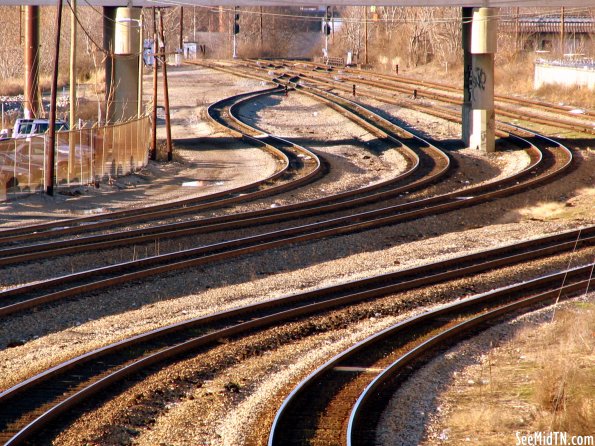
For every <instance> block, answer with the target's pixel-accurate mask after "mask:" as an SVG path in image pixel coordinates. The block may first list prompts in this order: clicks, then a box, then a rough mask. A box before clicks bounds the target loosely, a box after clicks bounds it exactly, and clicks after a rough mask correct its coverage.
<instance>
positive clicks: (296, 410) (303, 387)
mask: <svg viewBox="0 0 595 446" xmlns="http://www.w3.org/2000/svg"><path fill="white" fill-rule="evenodd" d="M592 268H593V264H589V265H586V266H582V267H578V268H574V269H571V270H568V271H562V272H558V273H555V274H550V275H547V276H544V277H540V278H537V279H532V280H529V281H526V282H522V283H520V284H515V285H511V286H507V287H503V288H499V289H496V290H493V291H490V292H487V293H482V294H479V295H476V296H472V297H469V298H465V299H461V300H458V301H456V302H454V303H451V304H447V305H443V306H441V307H439V308H437V309H434V310H430V311H427V312H424V313H422V314H420V315H417V316H413V317H411V318H408V319H406V320H404V321H402V322H399V323H398V324H395V325H393V326H391V327H388V328H386V329H384V330H382V331H380V332H378V333H376V334H374V335H372V336H370V337H368V338H366V339H364V340H363V341H360V342H358V343H356V344H355V345H353V346H352V347H350V348H349V349H347V350H345V351H343V352H341V353H339V354H338V355H336V356H334V357H333V358H332V359H330V360H329V361H327V362H326V363H325V364H323V365H322V366H320V367H319V368H317V369H316V370H315V371H314V372H312V373H310V374H309V375H308V376H307V377H306V378H304V379H303V380H302V381H301V382H300V383H299V384H298V385H297V386H296V387H295V388H294V389H293V390H292V391H291V393H290V394H289V395H288V396H287V397H286V398H285V400H284V401H283V403H282V404H281V406H280V408H279V410H278V411H277V413H276V415H275V418H274V421H273V424H272V427H271V430H270V434H269V440H268V445H269V446H276V445H283V446H286V445H291V444H304V442H307V440H308V438H309V435H310V434H311V433H312V430H313V429H315V426H316V424H317V421H318V420H319V416H320V414H321V413H322V411H324V410H325V409H326V407H327V405H326V401H328V400H329V399H330V398H332V397H333V396H334V392H338V389H340V388H343V386H344V385H346V383H348V382H351V381H352V379H354V378H355V377H361V376H362V375H363V372H364V371H366V372H368V374H370V375H371V376H373V371H372V370H370V368H369V365H371V364H376V363H377V362H378V361H380V360H381V359H382V358H383V357H384V356H385V355H386V354H387V351H386V349H380V345H381V344H383V345H387V346H388V347H390V349H391V350H395V349H397V346H398V345H402V344H405V343H406V342H409V340H410V339H415V338H416V337H417V336H418V335H419V333H420V332H422V331H423V330H428V329H432V328H434V327H435V326H436V325H438V326H442V325H447V324H448V322H447V321H445V318H446V317H448V318H449V320H452V319H453V318H455V317H457V316H459V315H461V314H463V313H467V312H469V311H474V312H476V313H477V312H480V313H481V312H483V311H484V310H485V307H486V306H487V305H491V306H493V305H499V304H500V302H501V301H502V300H504V299H507V300H510V299H515V298H516V296H517V295H518V294H519V293H523V294H524V295H526V294H532V293H535V292H540V293H539V294H537V295H534V296H532V297H530V298H529V299H520V300H519V299H517V300H516V301H515V302H514V303H513V304H509V305H505V306H501V307H499V308H497V309H496V310H494V311H496V313H494V311H491V312H489V313H486V315H487V314H495V315H502V314H505V313H509V312H510V311H511V310H513V309H518V308H524V307H527V306H529V305H532V304H535V303H538V302H539V303H541V302H543V301H544V300H546V299H556V298H557V297H558V296H560V294H561V290H562V291H564V294H565V293H566V292H578V291H584V290H585V288H586V287H587V285H588V283H589V282H590V278H589V279H588V280H584V279H583V277H584V276H587V277H589V276H590V274H591V271H592ZM577 277H578V278H579V280H580V281H579V282H578V283H573V284H572V285H567V286H565V284H564V283H563V284H562V285H563V286H562V288H561V287H560V282H564V281H565V280H572V279H574V280H576V278H577ZM543 287H547V289H548V291H547V292H541V291H542V289H543ZM484 316H485V315H484ZM487 317H489V316H485V318H487ZM477 320H483V319H482V317H480V319H477ZM397 336H398V338H397ZM427 345H428V346H429V345H433V344H432V343H431V342H430V341H428V343H427ZM377 351H378V352H379V353H375V354H374V355H372V353H371V352H377ZM362 357H366V359H365V360H364V359H362ZM375 368H376V367H375ZM344 370H348V371H344ZM371 379H372V378H370V380H371ZM335 380H337V384H333V385H332V386H330V385H327V383H329V382H334V381H335ZM331 389H334V390H331ZM325 391H327V393H325ZM329 393H331V394H330V395H329ZM315 395H316V396H315ZM321 395H322V396H323V399H324V401H322V402H321V403H322V404H321V407H319V408H317V409H312V408H311V405H312V404H313V401H314V400H315V399H316V398H320V396H321ZM349 403H351V404H353V403H354V402H353V401H351V402H343V405H345V406H349ZM346 415H347V414H346ZM346 418H347V417H346ZM353 425H354V423H351V419H350V426H351V427H353ZM327 427H328V426H327ZM302 429H303V430H304V431H305V432H306V435H307V436H306V438H304V437H303V436H300V431H301V430H302ZM341 433H342V432H341ZM341 433H339V432H337V435H336V436H335V438H334V439H333V441H332V442H333V444H344V443H345V439H341V438H337V436H339V435H341Z"/></svg>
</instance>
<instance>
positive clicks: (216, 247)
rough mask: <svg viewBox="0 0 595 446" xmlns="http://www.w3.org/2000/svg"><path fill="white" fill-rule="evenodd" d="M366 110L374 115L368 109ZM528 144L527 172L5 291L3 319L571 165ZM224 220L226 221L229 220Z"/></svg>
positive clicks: (370, 224)
mask: <svg viewBox="0 0 595 446" xmlns="http://www.w3.org/2000/svg"><path fill="white" fill-rule="evenodd" d="M327 95H328V93H327ZM358 107H361V106H358ZM364 110H365V109H364ZM366 112H367V113H371V112H369V111H366ZM526 143H527V145H528V146H529V147H531V148H532V153H533V156H534V162H533V163H532V164H531V165H530V166H529V167H527V168H526V169H525V170H523V171H521V172H518V173H517V174H515V175H513V176H511V177H508V178H504V179H501V180H498V181H492V182H489V183H486V184H483V185H479V186H474V187H470V188H467V189H464V190H458V191H455V192H452V193H448V194H443V195H438V196H433V197H430V198H426V199H421V200H417V201H413V202H407V203H401V204H396V205H393V206H387V207H383V208H380V209H374V210H371V211H365V212H360V213H355V214H351V215H345V216H342V217H336V218H330V219H327V220H324V221H319V222H316V223H310V224H305V225H301V226H294V227H289V228H285V229H281V230H278V231H272V232H265V233H261V234H258V235H255V236H249V237H244V238H240V239H233V240H226V241H222V242H219V243H215V244H212V245H207V246H201V247H196V248H191V249H187V250H183V251H178V252H172V253H168V254H162V255H155V256H151V257H147V258H144V259H141V260H135V261H130V262H123V263H118V264H115V265H110V266H105V267H100V268H95V269H91V270H87V271H81V272H78V273H73V274H69V275H65V276H61V277H57V278H53V279H47V280H42V281H39V282H37V283H34V284H29V285H24V286H19V287H15V288H11V289H7V290H5V291H3V292H1V293H0V301H1V302H2V306H1V307H0V315H3V316H6V315H9V314H12V313H14V312H17V311H22V310H25V309H30V308H33V307H35V306H38V305H41V304H46V303H49V302H53V301H56V300H60V299H64V298H67V297H72V296H76V295H80V294H83V293H89V292H92V291H96V290H100V289H105V288H108V287H111V286H116V285H120V284H124V283H128V282H131V281H135V280H140V279H143V278H146V277H153V276H155V275H157V274H164V273H168V272H171V271H176V270H179V269H182V268H189V267H193V266H197V265H202V264H207V263H211V262H214V261H220V260H224V259H231V258H236V257H238V256H241V255H246V254H253V253H255V252H261V251H264V250H269V249H273V248H278V247H281V246H287V245H289V244H293V243H298V242H305V241H311V240H316V239H320V238H323V237H332V236H336V235H341V234H347V233H353V232H357V231H362V230H365V229H371V228H375V227H380V226H383V225H387V224H395V223H399V222H403V221H409V220H412V219H416V218H421V217H424V216H428V215H435V214H437V213H441V212H447V211H452V210H455V209H462V208H464V207H467V206H471V205H475V204H479V203H483V202H486V201H489V200H492V199H495V198H498V197H502V196H506V195H510V194H512V193H516V192H518V191H520V190H523V189H525V188H528V187H532V186H535V185H538V184H541V183H543V182H544V181H548V180H550V179H551V178H552V177H553V176H555V175H558V174H560V173H561V172H563V171H565V170H566V169H568V168H569V167H570V164H571V161H572V155H571V152H570V151H569V150H568V149H567V148H565V147H564V146H562V145H558V147H557V148H556V150H553V151H550V149H541V150H539V149H538V148H537V147H535V146H534V145H532V144H531V143H529V142H528V141H527V142H526ZM547 143H548V144H554V143H555V142H554V141H552V140H547ZM542 153H545V154H546V156H545V158H543V159H544V160H545V162H542V156H541V154H542ZM393 192H394V191H393ZM383 197H384V196H383ZM364 199H365V200H366V202H367V200H369V197H365V198H364ZM348 207H351V204H349V205H348ZM311 212H312V213H313V214H316V213H318V212H320V209H318V208H314V209H312V210H311ZM303 216H304V211H303V210H298V211H296V210H292V211H289V212H287V213H283V214H281V213H276V214H275V218H277V219H285V218H296V217H297V218H303ZM222 218H223V219H226V218H228V217H222ZM257 218H259V217H257ZM267 218H268V217H267ZM277 221H279V220H277ZM209 223H211V224H209ZM257 223H262V220H258V219H255V218H245V219H240V220H239V221H235V222H230V221H221V220H218V221H211V222H209V221H208V220H202V221H200V223H199V224H200V229H193V231H195V233H196V232H199V231H203V232H204V231H210V232H212V231H218V230H222V229H229V228H230V227H235V228H237V227H238V225H239V226H249V225H255V224H257ZM234 225H235V226H234ZM141 237H145V236H141ZM132 240H134V239H132ZM136 241H139V239H136ZM114 243H115V241H114V240H113V239H111V240H109V241H102V242H99V243H96V244H93V243H91V244H89V245H86V246H82V247H81V246H77V247H70V248H65V247H60V248H58V251H56V250H53V251H52V250H51V249H48V250H46V251H45V252H43V247H42V246H40V245H35V246H34V247H33V248H29V249H32V250H34V251H37V252H33V253H32V252H29V253H27V254H20V255H12V256H9V257H7V258H5V259H3V260H2V261H3V262H5V264H7V263H10V262H18V261H24V260H30V259H32V258H34V257H37V258H40V256H53V255H56V254H60V253H71V252H73V251H72V250H73V249H98V248H102V247H106V246H108V245H113V244H114ZM52 249H53V248H52Z"/></svg>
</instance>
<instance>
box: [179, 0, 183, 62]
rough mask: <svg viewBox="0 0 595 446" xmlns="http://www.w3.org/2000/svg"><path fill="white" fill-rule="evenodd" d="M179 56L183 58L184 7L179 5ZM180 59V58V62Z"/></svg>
mask: <svg viewBox="0 0 595 446" xmlns="http://www.w3.org/2000/svg"><path fill="white" fill-rule="evenodd" d="M180 56H181V58H182V59H183V58H184V7H183V6H180ZM181 62H182V61H181V60H180V63H181Z"/></svg>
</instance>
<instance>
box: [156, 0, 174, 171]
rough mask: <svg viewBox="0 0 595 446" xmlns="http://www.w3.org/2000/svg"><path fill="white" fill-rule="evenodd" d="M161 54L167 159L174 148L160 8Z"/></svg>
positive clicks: (169, 159) (171, 157)
mask: <svg viewBox="0 0 595 446" xmlns="http://www.w3.org/2000/svg"><path fill="white" fill-rule="evenodd" d="M159 36H160V38H159V42H160V44H161V47H160V48H159V55H160V56H161V57H163V60H162V61H161V69H162V71H163V104H164V106H165V133H166V135H167V160H168V161H172V160H173V150H172V143H171V121H170V118H169V90H168V86H167V62H166V58H165V33H164V31H163V13H162V12H161V8H160V9H159Z"/></svg>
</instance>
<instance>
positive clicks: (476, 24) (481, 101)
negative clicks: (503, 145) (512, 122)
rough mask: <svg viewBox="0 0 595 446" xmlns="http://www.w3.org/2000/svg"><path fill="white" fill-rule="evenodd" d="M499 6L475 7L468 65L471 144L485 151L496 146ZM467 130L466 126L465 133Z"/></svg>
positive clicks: (466, 72) (491, 149)
mask: <svg viewBox="0 0 595 446" xmlns="http://www.w3.org/2000/svg"><path fill="white" fill-rule="evenodd" d="M497 14H498V9H497V8H473V17H472V22H471V48H470V51H469V52H470V54H471V63H470V65H469V66H466V67H465V77H466V79H465V88H466V91H465V98H466V99H467V98H468V99H469V101H470V104H471V113H470V114H468V116H467V119H468V123H467V125H468V129H467V131H468V135H469V147H472V148H476V149H478V150H480V151H482V152H493V151H495V150H496V148H495V128H496V122H495V113H494V54H495V53H496V47H497V23H498V22H497ZM465 134H466V132H465V130H463V135H465Z"/></svg>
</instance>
